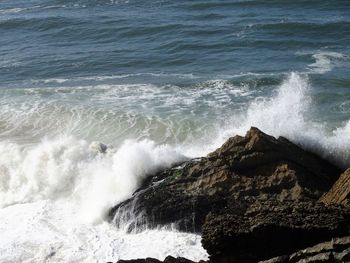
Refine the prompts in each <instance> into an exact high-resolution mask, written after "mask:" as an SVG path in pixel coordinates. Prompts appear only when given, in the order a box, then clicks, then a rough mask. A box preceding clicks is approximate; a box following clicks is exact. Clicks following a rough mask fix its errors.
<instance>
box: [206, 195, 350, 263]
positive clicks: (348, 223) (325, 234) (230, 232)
mask: <svg viewBox="0 0 350 263" xmlns="http://www.w3.org/2000/svg"><path fill="white" fill-rule="evenodd" d="M349 233H350V209H344V208H343V207H341V206H339V207H338V206H325V205H323V204H321V203H313V202H297V203H295V202H283V203H276V202H273V201H267V202H263V203H255V204H253V205H251V206H250V207H249V208H248V209H247V210H246V212H245V213H244V214H243V215H242V214H241V213H240V212H238V211H237V210H235V209H224V210H223V211H221V212H220V213H211V214H209V215H208V217H207V219H206V222H205V224H204V226H203V233H202V244H203V247H204V248H205V249H206V250H207V251H208V253H209V254H210V259H211V261H212V262H247V263H248V262H257V261H259V260H263V259H269V258H272V257H274V256H278V255H285V254H291V253H293V252H295V251H297V250H299V249H302V248H305V247H308V246H312V245H315V244H317V243H320V242H322V241H327V240H330V239H331V238H332V237H341V236H344V235H348V234H349Z"/></svg>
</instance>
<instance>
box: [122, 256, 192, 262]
mask: <svg viewBox="0 0 350 263" xmlns="http://www.w3.org/2000/svg"><path fill="white" fill-rule="evenodd" d="M118 263H194V262H193V261H191V260H189V259H186V258H181V257H178V258H174V257H172V256H167V257H166V258H165V259H164V261H160V260H158V259H154V258H145V259H131V260H119V261H118Z"/></svg>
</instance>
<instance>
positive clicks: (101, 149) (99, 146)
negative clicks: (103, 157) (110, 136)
mask: <svg viewBox="0 0 350 263" xmlns="http://www.w3.org/2000/svg"><path fill="white" fill-rule="evenodd" d="M90 149H91V150H93V151H95V152H98V153H106V151H107V145H105V144H103V143H102V142H92V143H91V144H90Z"/></svg>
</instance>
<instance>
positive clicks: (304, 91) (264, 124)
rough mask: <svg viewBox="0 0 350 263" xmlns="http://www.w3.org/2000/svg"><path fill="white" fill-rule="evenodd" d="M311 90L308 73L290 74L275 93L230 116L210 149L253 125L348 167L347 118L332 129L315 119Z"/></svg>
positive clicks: (349, 143)
mask: <svg viewBox="0 0 350 263" xmlns="http://www.w3.org/2000/svg"><path fill="white" fill-rule="evenodd" d="M311 90H312V87H311V86H310V83H309V80H308V77H307V75H305V74H304V75H302V74H297V73H291V74H290V75H289V77H288V78H287V79H286V80H285V81H284V82H283V83H282V85H281V86H280V87H279V88H278V90H277V92H276V94H275V95H274V96H272V97H270V98H266V97H258V98H256V99H255V100H253V101H252V102H251V103H250V104H249V106H248V108H247V110H246V111H245V112H244V113H242V114H239V115H236V116H234V117H232V118H231V120H229V121H228V124H227V125H226V126H225V127H224V128H222V129H221V131H220V132H219V134H218V136H217V139H216V140H215V141H214V143H213V144H212V146H211V147H210V148H212V149H215V147H218V146H220V145H221V144H222V143H223V142H224V141H225V140H226V139H227V138H228V137H230V136H232V135H234V134H241V135H244V134H245V132H246V131H247V130H248V129H249V128H250V127H251V126H255V127H258V128H259V129H261V130H262V131H264V132H266V133H268V134H271V135H273V136H275V137H278V136H284V137H286V138H288V139H290V140H291V141H293V142H295V143H297V144H299V145H300V146H301V147H303V148H305V149H309V150H311V151H313V152H315V153H317V154H319V155H321V156H322V157H324V158H327V159H329V160H330V161H332V162H333V163H335V164H337V165H339V166H340V167H343V168H346V167H348V166H350V140H349V133H350V120H349V121H347V122H345V123H344V124H343V125H342V126H339V127H335V128H333V130H331V131H329V128H328V127H326V126H325V125H324V124H323V123H319V122H317V121H316V120H314V119H313V116H312V115H311V109H312V107H313V103H312V94H311Z"/></svg>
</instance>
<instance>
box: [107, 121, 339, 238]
mask: <svg viewBox="0 0 350 263" xmlns="http://www.w3.org/2000/svg"><path fill="white" fill-rule="evenodd" d="M339 174H340V171H339V170H338V169H337V168H336V167H334V166H333V165H331V164H330V163H328V162H327V161H325V160H323V159H321V158H319V157H317V156H316V155H314V154H312V153H309V152H306V151H304V150H303V149H301V148H300V147H298V146H296V145H294V144H292V143H291V142H290V141H288V140H287V139H285V138H283V137H280V138H278V139H275V138H274V137H272V136H269V135H266V134H264V133H263V132H261V131H260V130H258V129H257V128H251V129H250V130H249V131H248V132H247V134H246V136H245V137H241V136H235V137H232V138H230V139H229V140H228V141H227V142H226V143H225V144H224V145H222V147H220V148H219V149H217V150H216V151H214V152H213V153H211V154H209V155H208V156H207V157H204V158H200V159H194V160H191V161H189V162H185V163H183V164H182V165H181V166H178V167H173V168H172V169H168V170H165V171H162V172H160V173H157V174H156V175H153V176H150V177H149V178H148V179H147V181H145V182H144V184H143V186H142V188H141V189H139V190H138V191H137V192H136V193H135V194H134V195H133V197H132V198H130V199H129V200H126V201H124V202H122V203H121V204H119V205H117V206H116V207H114V208H113V209H112V210H111V211H110V214H109V216H110V218H111V219H112V218H114V220H113V221H114V222H115V223H116V224H117V225H119V226H121V225H124V226H125V225H127V228H128V229H129V231H131V230H133V229H134V230H135V229H142V227H145V226H148V227H155V226H157V225H166V224H170V223H174V224H176V226H177V227H178V228H179V229H180V230H184V231H191V232H200V231H201V228H202V225H203V223H204V220H205V217H206V215H207V214H208V213H209V212H212V213H217V212H220V211H222V210H223V209H226V208H227V207H228V208H229V209H230V210H235V211H237V213H239V214H241V215H243V214H246V211H247V209H249V207H250V206H251V205H252V204H254V203H255V202H257V201H259V202H263V201H266V200H276V201H278V202H287V201H288V202H289V201H310V200H318V199H319V198H320V196H321V195H322V194H323V193H324V192H326V191H328V190H329V188H330V187H331V186H332V184H333V183H334V182H335V180H336V179H337V178H338V175H339ZM247 220H248V219H247ZM271 220H272V219H271Z"/></svg>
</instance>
